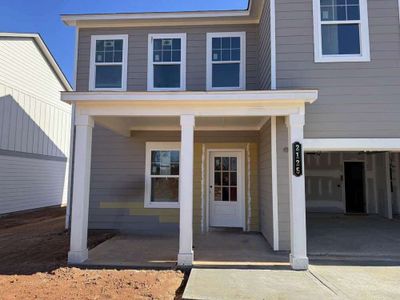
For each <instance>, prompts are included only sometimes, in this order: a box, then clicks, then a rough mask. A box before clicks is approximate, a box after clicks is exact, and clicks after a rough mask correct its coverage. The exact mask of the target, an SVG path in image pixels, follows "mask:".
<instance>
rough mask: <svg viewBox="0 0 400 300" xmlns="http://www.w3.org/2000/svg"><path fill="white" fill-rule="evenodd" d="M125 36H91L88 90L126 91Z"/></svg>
mask: <svg viewBox="0 0 400 300" xmlns="http://www.w3.org/2000/svg"><path fill="white" fill-rule="evenodd" d="M127 61H128V36H127V35H93V36H92V40H91V58H90V78H89V89H90V90H115V91H118V90H121V91H123V90H126V80H127Z"/></svg>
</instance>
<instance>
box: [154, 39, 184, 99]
mask: <svg viewBox="0 0 400 300" xmlns="http://www.w3.org/2000/svg"><path fill="white" fill-rule="evenodd" d="M148 51H149V53H148V73H147V74H148V78H147V86H148V90H150V91H157V90H185V89H186V34H185V33H178V34H149V48H148Z"/></svg>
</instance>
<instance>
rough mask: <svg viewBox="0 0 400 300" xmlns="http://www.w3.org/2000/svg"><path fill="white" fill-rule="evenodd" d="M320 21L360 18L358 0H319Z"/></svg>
mask: <svg viewBox="0 0 400 300" xmlns="http://www.w3.org/2000/svg"><path fill="white" fill-rule="evenodd" d="M320 1H321V2H320V3H321V20H322V21H345V20H360V4H359V0H320Z"/></svg>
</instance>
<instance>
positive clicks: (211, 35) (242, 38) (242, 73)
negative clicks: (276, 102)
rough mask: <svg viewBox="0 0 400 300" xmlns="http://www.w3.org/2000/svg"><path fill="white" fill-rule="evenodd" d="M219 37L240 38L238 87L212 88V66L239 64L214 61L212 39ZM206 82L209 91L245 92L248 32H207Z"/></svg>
mask: <svg viewBox="0 0 400 300" xmlns="http://www.w3.org/2000/svg"><path fill="white" fill-rule="evenodd" d="M219 37H239V38H240V67H239V86H238V87H213V86H212V65H213V64H223V63H237V61H217V62H213V61H212V39H213V38H219ZM206 65H207V66H206V73H207V76H206V81H207V84H206V85H207V90H208V91H221V90H222V91H226V90H245V89H246V32H244V31H242V32H207V62H206Z"/></svg>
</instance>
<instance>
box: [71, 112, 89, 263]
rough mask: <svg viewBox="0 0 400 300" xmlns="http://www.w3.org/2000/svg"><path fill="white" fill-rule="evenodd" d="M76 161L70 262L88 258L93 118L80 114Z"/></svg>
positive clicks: (76, 139) (76, 135) (77, 128)
mask: <svg viewBox="0 0 400 300" xmlns="http://www.w3.org/2000/svg"><path fill="white" fill-rule="evenodd" d="M75 125H76V133H75V163H74V181H73V194H72V214H71V242H70V251H69V252H68V263H70V264H79V263H82V262H83V261H85V260H86V259H88V249H87V231H88V216H89V188H90V164H91V153H92V130H93V127H94V121H93V118H92V117H90V116H84V115H83V116H82V115H78V116H76V119H75Z"/></svg>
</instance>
